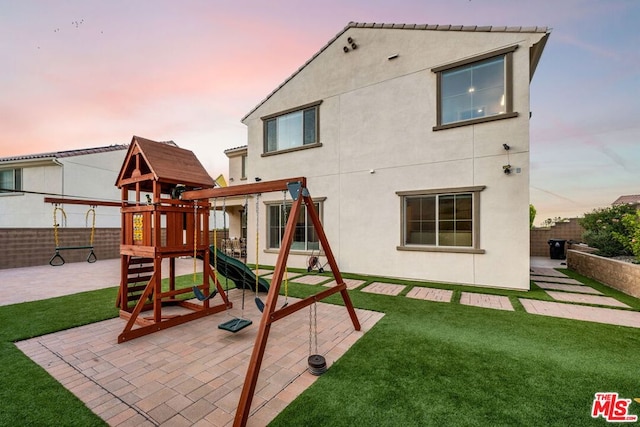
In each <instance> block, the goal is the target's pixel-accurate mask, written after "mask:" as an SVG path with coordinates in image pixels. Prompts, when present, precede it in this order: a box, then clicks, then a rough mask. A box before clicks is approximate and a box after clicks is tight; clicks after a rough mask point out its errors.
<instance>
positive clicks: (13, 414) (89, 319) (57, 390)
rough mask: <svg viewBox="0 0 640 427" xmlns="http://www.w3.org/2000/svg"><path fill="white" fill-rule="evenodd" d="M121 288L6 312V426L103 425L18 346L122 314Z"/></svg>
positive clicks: (2, 346)
mask: <svg viewBox="0 0 640 427" xmlns="http://www.w3.org/2000/svg"><path fill="white" fill-rule="evenodd" d="M116 295H117V288H108V289H101V290H97V291H91V292H83V293H79V294H75V295H69V296H65V297H59V298H51V299H48V300H42V301H34V302H26V303H22V304H14V305H8V306H4V307H0V325H2V328H1V329H0V366H3V367H4V369H3V374H2V375H1V376H0V402H1V403H0V406H1V407H2V410H1V411H0V426H17V425H24V426H102V425H105V423H104V421H102V420H101V419H100V417H98V416H97V415H95V414H94V413H93V412H91V410H89V409H88V408H87V407H86V406H85V405H84V404H83V403H82V401H80V400H79V399H78V398H77V397H76V396H74V395H73V393H71V392H70V391H68V390H67V389H66V388H64V387H63V386H62V385H61V384H60V383H58V382H57V381H56V380H55V379H53V377H51V376H50V375H49V374H48V373H47V372H46V371H45V370H44V369H42V368H41V367H40V366H38V365H37V364H36V363H35V362H33V361H31V359H29V358H28V357H27V356H25V355H24V353H22V352H21V351H20V350H18V348H17V347H16V346H15V345H14V344H13V342H15V341H20V340H24V339H28V338H32V337H35V336H40V335H45V334H48V333H52V332H56V331H59V330H63V329H68V328H72V327H75V326H82V325H86V324H89V323H94V322H97V321H100V320H104V319H109V318H112V317H116V316H117V315H118V310H117V309H116V308H115V305H114V304H115V298H116Z"/></svg>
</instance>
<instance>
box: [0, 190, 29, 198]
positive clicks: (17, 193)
mask: <svg viewBox="0 0 640 427" xmlns="http://www.w3.org/2000/svg"><path fill="white" fill-rule="evenodd" d="M24 194H25V193H23V192H22V191H7V192H2V193H0V197H10V196H24Z"/></svg>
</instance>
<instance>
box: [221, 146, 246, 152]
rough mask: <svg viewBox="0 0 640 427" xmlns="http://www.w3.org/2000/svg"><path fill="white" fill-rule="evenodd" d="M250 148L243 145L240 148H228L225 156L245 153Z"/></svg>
mask: <svg viewBox="0 0 640 427" xmlns="http://www.w3.org/2000/svg"><path fill="white" fill-rule="evenodd" d="M248 147H249V146H248V145H241V146H240V147H233V148H227V149H226V150H224V154H231V153H235V152H237V151H244V150H246V149H247V148H248Z"/></svg>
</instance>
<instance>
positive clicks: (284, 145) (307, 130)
mask: <svg viewBox="0 0 640 427" xmlns="http://www.w3.org/2000/svg"><path fill="white" fill-rule="evenodd" d="M319 107H320V103H314V104H310V105H306V106H303V107H301V108H298V109H296V110H290V111H287V112H284V113H280V114H276V115H272V116H267V117H263V118H262V120H263V123H264V152H265V154H267V153H275V152H279V151H289V150H294V149H299V148H306V147H309V146H314V145H316V144H319V138H318V128H319V126H318V116H319V114H318V113H319Z"/></svg>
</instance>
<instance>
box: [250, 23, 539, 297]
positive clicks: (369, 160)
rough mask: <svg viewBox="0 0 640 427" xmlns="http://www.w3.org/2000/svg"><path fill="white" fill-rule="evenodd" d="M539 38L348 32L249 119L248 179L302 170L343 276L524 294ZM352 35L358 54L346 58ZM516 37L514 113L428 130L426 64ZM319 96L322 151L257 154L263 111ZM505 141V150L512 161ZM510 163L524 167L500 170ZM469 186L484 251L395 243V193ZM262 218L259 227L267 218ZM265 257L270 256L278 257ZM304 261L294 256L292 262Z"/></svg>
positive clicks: (431, 106)
mask: <svg viewBox="0 0 640 427" xmlns="http://www.w3.org/2000/svg"><path fill="white" fill-rule="evenodd" d="M543 35H544V34H541V33H537V34H525V33H476V32H455V31H418V30H397V29H389V30H386V29H375V30H374V29H357V28H351V29H349V30H347V31H346V32H345V33H344V34H342V35H341V37H340V38H339V39H338V40H337V41H336V42H335V43H333V44H331V45H329V46H328V47H327V49H326V50H324V51H323V52H322V53H321V54H320V55H319V56H318V57H316V58H315V59H314V60H313V61H312V62H311V63H309V64H308V65H307V66H306V67H305V68H303V69H302V70H301V71H300V72H299V74H297V75H296V76H295V77H294V78H293V79H291V80H290V81H288V82H287V83H286V84H285V85H284V86H283V87H282V88H280V89H279V90H278V91H277V92H276V93H275V94H273V95H272V96H271V97H270V98H269V99H268V100H267V101H266V102H265V103H264V104H262V105H261V106H260V107H259V108H258V109H257V110H256V111H254V112H253V113H252V114H251V115H249V116H248V117H247V118H246V119H245V121H244V123H245V124H246V125H247V126H248V138H249V142H248V144H249V149H248V156H249V165H250V171H251V172H250V176H260V177H261V178H262V179H263V180H270V179H278V178H284V177H293V176H299V175H303V176H306V177H308V187H309V190H310V192H311V195H312V196H314V197H326V201H325V202H324V215H323V223H324V227H325V231H326V233H327V236H328V238H329V241H330V242H331V245H332V249H333V251H334V254H335V255H336V256H337V258H338V262H339V265H340V267H341V269H342V270H343V271H348V272H354V273H364V274H380V275H386V276H394V277H405V278H414V279H425V280H433V281H440V282H455V283H467V284H476V285H488V286H499V287H506V288H517V289H528V288H529V216H528V215H529V213H528V204H529V178H528V177H529V47H530V46H531V44H533V43H535V42H537V41H539V39H540V38H541V37H542V36H543ZM347 37H352V38H353V39H354V40H355V41H356V43H357V44H358V49H357V50H352V51H350V52H349V53H346V54H345V53H344V52H343V50H342V47H343V45H344V44H346V42H345V41H344V40H346V38H347ZM342 39H344V40H342ZM514 44H518V45H519V48H518V49H517V50H516V51H515V52H514V55H513V58H514V64H513V70H514V78H513V84H514V94H513V102H514V111H517V112H518V113H519V116H518V117H517V118H512V119H507V120H499V121H495V122H490V123H483V124H478V125H473V126H464V127H459V128H454V129H448V130H442V131H437V132H434V131H433V130H432V128H433V126H434V125H435V124H436V113H435V108H436V75H435V74H434V73H433V72H431V69H432V68H433V67H436V66H439V65H443V64H447V63H451V62H454V61H457V60H461V59H465V58H468V57H473V56H476V55H479V54H483V53H486V52H490V51H493V50H497V49H500V48H504V47H507V46H512V45H514ZM393 54H398V55H399V56H398V57H397V58H396V59H394V60H388V59H387V58H388V57H389V56H390V55H393ZM319 100H322V104H321V106H320V142H321V143H322V147H319V148H312V149H307V150H301V151H294V152H289V153H283V154H279V155H273V156H266V157H262V156H261V154H262V152H263V148H262V132H263V128H262V120H261V119H260V117H262V116H265V115H268V114H273V113H277V112H279V111H283V110H286V109H289V108H293V107H296V106H300V105H304V104H307V103H310V102H314V101H319ZM503 143H506V144H509V145H510V146H511V150H510V151H509V160H508V159H507V153H506V151H505V150H504V149H503V147H502V144H503ZM507 163H510V164H511V165H512V166H513V167H514V169H515V168H520V173H515V170H514V173H513V174H512V175H510V176H506V175H505V174H504V173H503V169H502V165H505V164H507ZM372 171H373V173H371V172H372ZM467 186H486V189H485V190H484V191H483V192H482V193H481V196H480V197H481V202H480V221H479V227H480V241H481V243H480V248H481V249H483V250H484V251H485V253H483V254H468V253H442V252H409V251H399V250H397V246H398V245H399V244H400V241H401V218H400V208H401V206H400V197H399V196H398V195H397V194H396V192H397V191H408V190H429V189H437V188H456V187H467ZM281 197H282V196H281V195H277V194H271V195H264V196H263V199H265V200H267V199H269V198H272V199H274V200H277V199H278V198H281ZM261 221H262V223H261V225H260V227H261V230H260V232H261V233H265V234H266V224H264V221H265V215H261ZM252 222H253V221H251V220H250V221H249V224H250V225H249V234H250V235H251V234H252V233H254V232H255V226H254V225H252ZM265 240H266V238H265V239H262V241H263V242H264V241H265ZM249 245H250V246H251V245H252V242H251V239H249ZM260 249H264V245H263V244H261V247H260ZM254 251H255V249H251V247H250V249H249V253H250V254H252V253H254ZM260 256H261V258H262V260H261V262H262V263H271V264H274V263H275V259H276V255H275V254H270V253H264V252H262V253H261V255H260ZM250 261H251V260H250ZM305 261H306V257H305V256H298V257H295V256H294V257H292V258H291V262H290V265H294V266H298V267H299V266H304V265H305V264H304V263H305Z"/></svg>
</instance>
